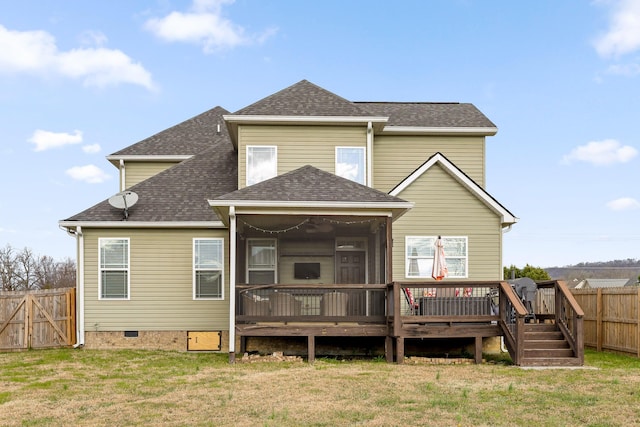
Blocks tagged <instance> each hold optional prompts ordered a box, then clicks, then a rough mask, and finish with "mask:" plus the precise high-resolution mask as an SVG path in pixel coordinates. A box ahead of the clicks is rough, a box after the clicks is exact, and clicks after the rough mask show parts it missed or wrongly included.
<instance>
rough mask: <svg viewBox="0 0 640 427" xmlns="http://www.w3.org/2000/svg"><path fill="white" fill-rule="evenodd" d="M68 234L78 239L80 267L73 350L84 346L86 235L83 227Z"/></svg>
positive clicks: (77, 283) (69, 231)
mask: <svg viewBox="0 0 640 427" xmlns="http://www.w3.org/2000/svg"><path fill="white" fill-rule="evenodd" d="M66 231H67V234H69V235H70V236H73V237H75V238H76V247H77V250H78V265H77V267H76V290H77V292H76V311H77V313H76V343H75V345H74V346H73V348H78V347H82V346H83V345H84V235H83V234H82V227H80V226H78V227H76V231H71V230H70V229H68V228H67V229H66Z"/></svg>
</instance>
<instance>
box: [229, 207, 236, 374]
mask: <svg viewBox="0 0 640 427" xmlns="http://www.w3.org/2000/svg"><path fill="white" fill-rule="evenodd" d="M236 245H237V242H236V208H235V207H234V206H230V207H229V363H235V360H236V354H235V352H236V250H237V249H236Z"/></svg>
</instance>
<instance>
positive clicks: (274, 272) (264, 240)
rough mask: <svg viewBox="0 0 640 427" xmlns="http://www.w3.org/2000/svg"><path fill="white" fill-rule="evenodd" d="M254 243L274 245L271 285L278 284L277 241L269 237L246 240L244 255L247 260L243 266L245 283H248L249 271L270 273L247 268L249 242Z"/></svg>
mask: <svg viewBox="0 0 640 427" xmlns="http://www.w3.org/2000/svg"><path fill="white" fill-rule="evenodd" d="M255 241H263V242H273V243H274V248H275V251H276V253H275V255H274V265H273V284H277V283H278V239H276V238H271V237H258V238H249V239H247V244H246V253H245V256H246V260H247V262H246V266H245V282H246V283H249V271H271V270H267V269H264V268H249V259H250V254H249V242H255Z"/></svg>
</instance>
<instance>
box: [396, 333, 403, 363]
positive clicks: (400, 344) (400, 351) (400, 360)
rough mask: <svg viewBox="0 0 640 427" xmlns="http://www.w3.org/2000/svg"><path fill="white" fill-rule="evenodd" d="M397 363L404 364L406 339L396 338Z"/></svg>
mask: <svg viewBox="0 0 640 427" xmlns="http://www.w3.org/2000/svg"><path fill="white" fill-rule="evenodd" d="M396 362H397V363H398V364H400V365H401V364H403V363H404V337H396Z"/></svg>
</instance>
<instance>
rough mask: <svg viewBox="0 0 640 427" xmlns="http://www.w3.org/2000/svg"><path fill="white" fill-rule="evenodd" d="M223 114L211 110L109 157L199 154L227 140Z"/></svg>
mask: <svg viewBox="0 0 640 427" xmlns="http://www.w3.org/2000/svg"><path fill="white" fill-rule="evenodd" d="M224 114H229V112H228V111H227V110H225V109H224V108H222V107H215V108H212V109H211V110H209V111H205V112H204V113H202V114H199V115H197V116H195V117H192V118H190V119H188V120H185V121H184V122H182V123H179V124H177V125H175V126H172V127H170V128H168V129H165V130H163V131H162V132H158V133H157V134H155V135H153V136H150V137H149V138H146V139H143V140H142V141H140V142H138V143H135V144H133V145H130V146H128V147H127V148H124V149H122V150H120V151H116V152H115V153H113V154H112V156H116V157H117V156H130V155H149V156H154V155H155V156H163V155H193V154H198V153H200V152H202V151H204V150H206V149H208V148H210V147H211V146H212V145H213V144H215V143H216V142H218V141H223V140H229V134H228V131H227V126H226V123H225V121H224V119H223V118H222V116H223V115H224ZM218 125H220V132H218Z"/></svg>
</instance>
